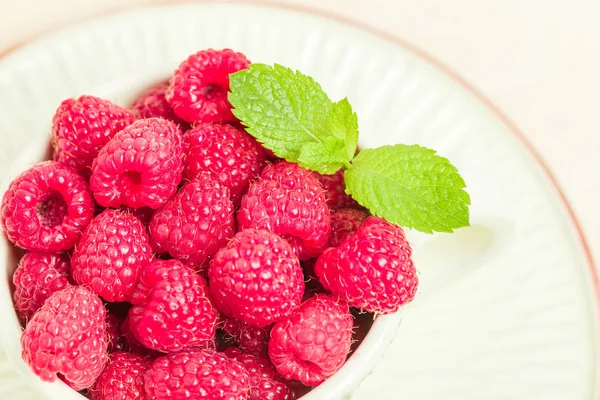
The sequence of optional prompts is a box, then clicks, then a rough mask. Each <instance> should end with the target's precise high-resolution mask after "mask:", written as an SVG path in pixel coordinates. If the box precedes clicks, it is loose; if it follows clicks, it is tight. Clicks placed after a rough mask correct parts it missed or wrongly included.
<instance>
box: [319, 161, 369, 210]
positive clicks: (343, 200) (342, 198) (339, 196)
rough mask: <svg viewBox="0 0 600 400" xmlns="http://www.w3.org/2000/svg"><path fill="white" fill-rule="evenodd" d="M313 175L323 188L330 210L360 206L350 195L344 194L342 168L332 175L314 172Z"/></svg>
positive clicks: (344, 186) (344, 185)
mask: <svg viewBox="0 0 600 400" xmlns="http://www.w3.org/2000/svg"><path fill="white" fill-rule="evenodd" d="M314 174H315V177H316V178H317V180H318V181H319V182H321V185H323V188H324V189H325V197H326V198H327V205H328V206H329V208H331V209H332V210H337V209H339V208H360V205H359V204H358V203H357V202H356V200H354V199H353V198H352V197H350V195H348V194H346V184H345V183H344V170H343V169H340V170H339V171H338V172H336V173H335V174H333V175H321V174H319V173H317V172H314Z"/></svg>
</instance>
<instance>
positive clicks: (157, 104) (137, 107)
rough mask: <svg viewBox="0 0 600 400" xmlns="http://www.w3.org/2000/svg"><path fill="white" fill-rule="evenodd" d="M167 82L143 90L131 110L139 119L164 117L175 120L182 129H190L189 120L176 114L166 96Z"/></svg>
mask: <svg viewBox="0 0 600 400" xmlns="http://www.w3.org/2000/svg"><path fill="white" fill-rule="evenodd" d="M168 87H169V84H168V83H167V82H161V83H159V84H157V85H154V86H152V87H149V88H148V89H146V90H145V91H143V92H142V93H141V94H140V95H139V96H138V97H137V99H135V101H134V102H133V104H132V105H131V111H133V115H135V117H136V118H137V119H144V118H164V119H166V120H168V121H171V122H174V123H175V124H177V125H178V126H179V128H180V129H181V130H182V131H185V130H187V129H189V127H190V126H189V125H188V123H187V122H185V121H184V120H182V119H181V118H179V117H178V116H177V115H175V112H174V111H173V108H171V105H170V104H169V103H168V102H167V99H166V98H165V91H166V90H167V88H168Z"/></svg>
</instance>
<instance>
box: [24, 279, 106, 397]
mask: <svg viewBox="0 0 600 400" xmlns="http://www.w3.org/2000/svg"><path fill="white" fill-rule="evenodd" d="M105 318H106V310H105V309H104V305H103V304H102V301H101V300H100V298H98V296H96V295H95V294H94V293H92V292H91V291H90V290H88V289H86V288H84V287H81V286H67V287H66V288H65V289H63V290H61V291H58V292H55V293H53V294H52V295H51V296H50V297H49V298H48V300H46V302H45V303H44V305H43V306H42V307H41V308H40V309H39V310H38V312H37V313H36V314H35V315H34V316H33V318H32V319H31V321H29V324H27V327H26V328H25V331H24V332H23V335H22V336H21V346H22V348H23V352H22V356H23V360H25V362H26V363H27V364H29V366H30V367H31V369H32V370H33V372H35V373H36V374H37V375H38V376H39V377H40V378H41V379H42V380H43V381H47V382H53V381H54V380H55V379H56V374H61V375H62V377H64V380H65V381H66V382H67V383H68V384H69V385H70V386H71V387H73V388H74V389H75V390H81V389H85V388H87V387H90V386H91V385H92V384H93V383H94V381H95V380H96V378H97V377H98V375H100V372H102V369H103V368H104V364H105V363H106V346H107V343H106V322H105Z"/></svg>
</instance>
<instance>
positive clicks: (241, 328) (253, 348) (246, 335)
mask: <svg viewBox="0 0 600 400" xmlns="http://www.w3.org/2000/svg"><path fill="white" fill-rule="evenodd" d="M223 331H225V333H227V334H228V335H229V336H230V337H231V338H232V339H233V340H234V341H235V343H237V345H238V346H239V348H240V349H242V350H243V351H245V352H247V353H252V354H256V355H261V354H266V353H267V344H268V343H269V336H270V334H271V326H270V325H269V326H265V327H263V328H256V327H254V326H252V325H250V324H249V323H247V322H244V321H241V320H239V319H234V318H227V319H226V320H225V323H224V324H223Z"/></svg>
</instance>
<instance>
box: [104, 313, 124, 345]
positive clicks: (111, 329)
mask: <svg viewBox="0 0 600 400" xmlns="http://www.w3.org/2000/svg"><path fill="white" fill-rule="evenodd" d="M122 323H123V318H121V317H120V316H118V315H117V314H115V313H114V312H111V311H109V310H106V338H107V343H108V352H109V353H114V352H117V351H125V350H127V347H128V346H127V343H126V342H125V338H124V337H123V336H122V335H121V330H120V326H121V324H122Z"/></svg>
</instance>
